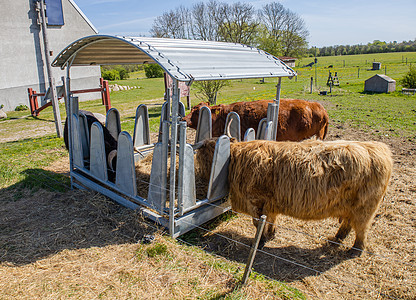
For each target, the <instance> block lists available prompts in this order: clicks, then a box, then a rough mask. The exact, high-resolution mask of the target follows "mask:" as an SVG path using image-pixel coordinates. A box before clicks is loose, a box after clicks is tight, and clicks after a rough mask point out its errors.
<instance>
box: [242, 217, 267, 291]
mask: <svg viewBox="0 0 416 300" xmlns="http://www.w3.org/2000/svg"><path fill="white" fill-rule="evenodd" d="M265 223H266V216H265V215H262V216H261V217H260V221H259V224H258V225H257V232H256V237H255V238H254V243H253V245H252V246H251V249H250V254H249V256H248V261H247V265H246V269H245V270H244V275H243V279H242V280H241V284H242V285H244V284H246V283H247V279H248V277H249V276H250V273H251V267H252V266H253V262H254V257H255V256H256V252H257V247H258V246H259V242H260V237H261V234H262V233H263V228H264V224H265Z"/></svg>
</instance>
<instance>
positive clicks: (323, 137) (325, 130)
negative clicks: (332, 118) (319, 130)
mask: <svg viewBox="0 0 416 300" xmlns="http://www.w3.org/2000/svg"><path fill="white" fill-rule="evenodd" d="M328 127H329V123H328V122H326V124H325V128H324V134H323V136H322V138H321V139H322V140H324V139H325V137H326V135H327V133H328Z"/></svg>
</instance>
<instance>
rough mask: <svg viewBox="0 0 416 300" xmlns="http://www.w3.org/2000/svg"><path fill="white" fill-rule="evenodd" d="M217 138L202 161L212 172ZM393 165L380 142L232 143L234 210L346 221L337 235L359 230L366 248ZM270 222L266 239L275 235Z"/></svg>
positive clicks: (207, 144) (360, 245) (360, 241)
mask: <svg viewBox="0 0 416 300" xmlns="http://www.w3.org/2000/svg"><path fill="white" fill-rule="evenodd" d="M214 147H215V140H208V141H206V142H205V147H203V148H202V149H201V150H200V153H198V155H197V161H198V163H199V164H200V165H201V166H202V165H205V166H206V167H205V168H204V167H201V169H205V170H206V172H207V175H208V176H209V171H210V170H211V168H210V163H211V162H212V154H211V153H213V150H214ZM392 167H393V161H392V158H391V152H390V149H389V148H388V147H387V145H385V144H383V143H380V142H354V141H330V142H323V141H320V140H306V141H303V142H271V141H251V142H240V143H231V158H230V165H229V175H228V179H229V183H230V200H231V204H232V207H233V209H234V210H236V211H239V212H243V213H247V214H249V215H251V216H252V217H254V218H259V217H260V216H261V215H262V214H264V215H266V216H267V221H268V222H271V223H275V222H276V217H277V215H278V214H284V215H288V216H292V217H295V218H299V219H304V220H317V219H324V218H328V217H335V218H339V219H341V220H342V224H341V227H340V229H339V231H338V233H337V235H336V239H338V240H342V239H344V238H345V237H346V236H347V235H348V233H349V232H350V230H351V228H352V229H354V230H355V232H356V240H355V244H354V247H356V248H359V249H364V247H365V244H366V237H367V231H368V227H369V225H370V224H371V221H372V219H373V217H374V214H375V212H376V210H377V208H378V206H379V203H380V201H381V199H382V198H383V196H384V194H385V193H386V189H387V186H388V183H389V180H390V176H391V172H392ZM274 231H275V228H274V226H270V225H268V226H266V228H265V231H264V233H263V241H266V240H269V239H271V238H273V236H274Z"/></svg>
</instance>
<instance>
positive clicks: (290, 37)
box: [281, 11, 309, 56]
mask: <svg viewBox="0 0 416 300" xmlns="http://www.w3.org/2000/svg"><path fill="white" fill-rule="evenodd" d="M287 18H288V22H286V24H285V27H284V28H283V34H282V37H281V44H282V49H283V53H282V54H283V56H302V55H303V54H304V53H305V52H306V50H307V45H308V43H307V38H308V36H309V32H308V30H307V29H306V25H305V21H303V19H302V18H301V17H300V16H299V15H298V14H297V13H294V12H291V11H289V12H288V13H287Z"/></svg>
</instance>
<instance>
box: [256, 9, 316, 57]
mask: <svg viewBox="0 0 416 300" xmlns="http://www.w3.org/2000/svg"><path fill="white" fill-rule="evenodd" d="M259 19H260V20H261V23H262V24H263V25H264V27H263V28H264V31H263V33H262V34H260V39H259V46H260V48H263V49H264V50H266V51H267V52H270V53H271V54H274V55H284V56H288V55H292V56H300V55H301V54H302V53H303V52H304V51H306V46H307V38H308V36H309V32H308V30H307V28H306V25H305V22H304V21H303V19H302V18H301V17H300V16H299V15H298V14H296V13H294V12H292V11H291V10H289V9H287V8H285V7H284V6H283V5H282V4H280V3H278V2H272V3H269V4H266V5H265V6H263V8H262V9H261V10H260V11H259Z"/></svg>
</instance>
